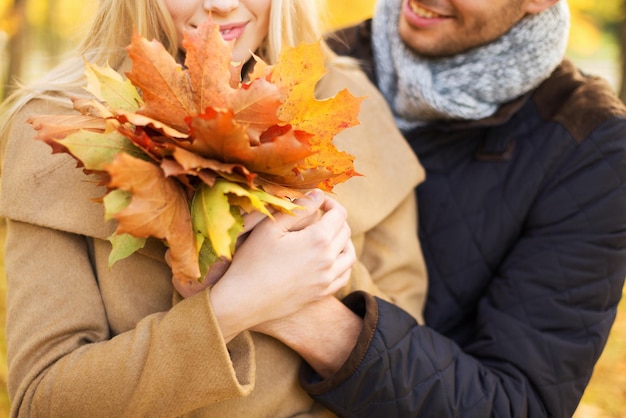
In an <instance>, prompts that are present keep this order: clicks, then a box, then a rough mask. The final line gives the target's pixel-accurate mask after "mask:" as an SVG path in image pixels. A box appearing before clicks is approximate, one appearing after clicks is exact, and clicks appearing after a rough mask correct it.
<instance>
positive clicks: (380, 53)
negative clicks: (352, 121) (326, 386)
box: [372, 0, 569, 130]
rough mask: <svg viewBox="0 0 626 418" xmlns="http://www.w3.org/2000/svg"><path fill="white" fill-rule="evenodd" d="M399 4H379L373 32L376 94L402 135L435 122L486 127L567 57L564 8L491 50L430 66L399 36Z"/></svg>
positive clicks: (526, 22)
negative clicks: (468, 121) (472, 121)
mask: <svg viewBox="0 0 626 418" xmlns="http://www.w3.org/2000/svg"><path fill="white" fill-rule="evenodd" d="M401 3H402V0H378V4H377V7H376V11H375V13H374V19H373V24H372V37H373V48H374V62H375V65H376V73H377V77H378V80H377V82H378V86H379V88H380V90H381V91H382V93H383V95H384V96H385V98H386V99H387V102H389V104H390V105H391V108H392V110H393V112H394V115H395V117H396V121H397V123H398V126H399V127H400V129H402V130H407V129H411V128H413V127H416V126H420V125H425V124H427V123H428V122H430V121H433V120H451V119H481V118H484V117H488V116H491V115H493V114H494V113H495V111H496V110H497V109H498V107H499V105H501V104H503V103H505V102H508V101H510V100H513V99H515V98H516V97H519V96H521V95H523V94H525V93H526V92H528V91H530V90H532V89H533V88H535V87H537V86H538V85H539V84H540V83H541V82H542V81H544V80H545V79H546V78H548V77H549V75H550V74H551V73H552V71H553V70H554V69H555V68H556V67H557V66H558V64H559V63H560V62H561V60H562V59H563V56H564V54H565V48H566V45H567V37H568V34H569V9H568V7H567V4H566V2H565V0H560V1H559V2H558V3H557V4H555V5H554V6H552V7H550V8H549V9H547V10H544V11H543V12H541V13H538V14H536V15H529V16H527V17H525V18H523V19H522V20H521V21H520V22H519V23H518V24H517V25H515V26H514V27H513V28H512V29H511V30H510V31H509V32H507V33H506V34H505V35H503V36H502V37H500V38H498V39H497V40H495V41H493V42H492V43H490V44H487V45H484V46H481V47H478V48H474V49H472V50H469V51H467V52H465V53H462V54H459V55H455V56H453V57H450V58H442V59H425V58H422V57H419V56H418V55H416V54H415V53H413V52H412V51H411V50H410V49H409V48H408V47H407V46H406V45H405V44H404V42H402V40H401V39H400V37H399V35H398V19H399V17H400V11H401V8H402V6H401Z"/></svg>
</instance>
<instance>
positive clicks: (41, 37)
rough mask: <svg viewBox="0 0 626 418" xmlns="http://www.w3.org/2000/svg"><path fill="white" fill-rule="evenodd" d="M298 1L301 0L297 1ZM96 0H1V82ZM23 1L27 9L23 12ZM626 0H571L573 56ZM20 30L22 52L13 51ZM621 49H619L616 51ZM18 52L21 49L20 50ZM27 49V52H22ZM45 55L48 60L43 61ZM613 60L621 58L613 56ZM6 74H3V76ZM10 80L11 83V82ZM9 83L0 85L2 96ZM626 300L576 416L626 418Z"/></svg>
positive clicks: (78, 28) (609, 25) (54, 44)
mask: <svg viewBox="0 0 626 418" xmlns="http://www.w3.org/2000/svg"><path fill="white" fill-rule="evenodd" d="M296 1H297V0H296ZM319 1H326V2H327V3H328V4H327V6H328V8H329V12H330V15H329V22H330V25H331V27H342V26H347V25H350V24H353V23H356V22H359V21H361V20H362V19H364V18H367V17H370V16H371V15H372V13H373V10H374V3H375V0H319ZM97 3H98V2H96V1H87V2H81V1H77V0H0V80H7V77H6V72H7V71H8V69H9V62H10V59H12V58H15V57H18V58H19V59H20V60H23V61H24V62H26V63H27V64H29V65H25V66H24V67H22V68H21V71H20V74H13V76H14V77H16V78H17V79H18V80H28V79H29V78H31V77H35V76H38V75H39V74H41V73H43V72H44V71H45V70H46V69H47V68H49V67H50V66H52V65H53V64H54V63H55V62H56V61H58V60H59V59H60V57H61V54H62V52H63V51H65V50H67V49H68V48H70V47H71V46H73V45H74V44H75V42H76V41H77V40H78V39H80V37H81V35H82V33H83V30H84V28H85V25H86V24H87V23H88V22H89V18H90V16H91V14H92V13H93V11H94V10H95V7H96V6H97ZM17 4H22V5H24V6H25V7H24V8H23V9H22V10H20V9H18V8H16V5H17ZM624 4H626V0H602V1H598V0H569V5H570V10H571V15H572V29H571V31H570V43H569V50H570V53H571V54H575V55H578V56H581V57H592V56H594V55H595V54H597V51H598V50H600V49H601V48H602V47H603V45H606V44H607V40H608V41H609V43H613V44H616V43H617V42H618V40H619V25H620V23H621V22H622V20H623V19H624V17H625V12H624ZM19 34H26V35H27V36H26V37H25V39H22V40H20V44H19V46H18V47H19V50H18V51H16V50H15V48H14V49H13V50H9V48H8V45H9V44H10V42H14V41H15V40H16V38H17V37H18V35H19ZM614 50H615V49H614ZM17 52H20V53H19V54H17ZM22 52H23V53H22ZM42 58H44V60H42ZM610 58H611V59H616V57H615V56H611V57H610ZM3 74H5V76H4V77H3V76H2V75H3ZM5 82H6V81H5ZM3 87H4V85H3V84H2V83H0V98H1V97H3V93H4V92H3ZM3 226H4V224H3V222H2V220H1V219H0V242H3V241H4V240H3V235H4V234H3V231H4V228H3ZM2 249H3V246H1V247H0V324H2V325H4V318H5V316H4V303H5V302H4V301H5V298H4V295H5V280H4V274H3V269H2V267H3V257H2ZM4 331H5V330H4V326H2V327H1V328H0V416H8V414H9V413H8V405H9V402H8V397H7V394H6V390H3V389H2V388H4V387H5V382H6V354H5V353H6V351H5V339H4ZM624 376H626V300H624V299H623V300H622V303H621V305H620V310H619V314H618V318H617V321H616V324H615V327H614V328H613V333H612V334H611V337H610V339H609V342H608V345H607V348H606V350H605V352H604V353H603V355H602V357H601V359H600V361H599V362H598V365H597V367H596V369H595V372H594V376H593V378H592V380H591V383H590V385H589V387H588V389H587V391H586V392H585V396H584V398H583V402H582V404H581V408H579V411H577V413H576V415H575V417H576V418H590V417H593V418H609V417H610V418H625V417H626V389H624V388H625V387H626V380H625V378H624Z"/></svg>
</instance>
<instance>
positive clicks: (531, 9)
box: [525, 0, 565, 15]
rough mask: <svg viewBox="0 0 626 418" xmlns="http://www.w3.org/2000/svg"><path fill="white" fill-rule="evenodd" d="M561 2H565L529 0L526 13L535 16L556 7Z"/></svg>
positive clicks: (557, 0)
mask: <svg viewBox="0 0 626 418" xmlns="http://www.w3.org/2000/svg"><path fill="white" fill-rule="evenodd" d="M559 1H565V0H529V1H528V2H527V3H526V8H525V11H526V13H528V14H531V15H534V14H537V13H539V12H543V11H544V10H546V9H548V8H550V7H552V6H554V5H555V4H556V3H558V2H559Z"/></svg>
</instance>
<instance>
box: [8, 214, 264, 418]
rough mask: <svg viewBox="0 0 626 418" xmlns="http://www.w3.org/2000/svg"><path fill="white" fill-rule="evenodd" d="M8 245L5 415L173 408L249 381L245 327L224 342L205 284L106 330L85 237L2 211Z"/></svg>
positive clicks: (171, 412) (190, 406)
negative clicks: (164, 307) (131, 324)
mask: <svg viewBox="0 0 626 418" xmlns="http://www.w3.org/2000/svg"><path fill="white" fill-rule="evenodd" d="M7 248H10V249H11V250H10V251H7V253H6V258H5V264H6V271H7V282H8V296H7V306H8V311H7V341H8V359H9V382H8V388H9V392H10V395H11V400H12V416H14V417H16V416H24V417H31V416H37V417H40V416H41V417H44V416H83V417H114V416H179V415H182V414H184V413H186V412H189V411H192V410H194V409H197V408H199V407H200V406H203V405H207V404H209V403H211V402H216V401H218V400H223V399H228V398H234V397H240V396H244V395H246V394H248V393H249V392H250V391H251V390H252V385H253V384H252V372H253V369H252V368H253V362H254V358H253V350H252V343H251V340H250V336H249V334H247V333H245V334H242V335H241V336H239V337H238V338H237V339H235V340H233V341H231V343H230V344H229V345H228V347H227V346H226V344H225V343H224V339H223V337H222V335H221V334H220V332H219V326H218V325H217V323H216V320H215V316H214V315H213V313H212V310H211V305H210V303H209V300H208V293H207V292H201V293H200V294H198V295H196V297H193V298H190V299H188V300H185V301H183V302H181V303H179V304H177V305H176V306H174V307H173V308H172V309H171V310H169V311H167V312H163V313H154V314H151V315H148V316H146V317H145V318H144V319H142V320H141V321H140V322H139V323H137V325H136V327H135V328H134V329H132V330H130V331H127V332H123V333H121V334H118V335H115V336H113V335H112V333H111V331H110V329H109V325H108V320H107V312H106V311H105V307H104V305H103V302H102V299H101V294H100V292H99V289H98V282H97V279H96V277H95V276H94V272H93V267H92V263H91V262H90V256H89V254H90V252H89V250H88V241H87V238H85V237H83V236H81V235H76V234H71V233H66V232H62V231H58V230H55V229H50V228H45V227H40V226H36V225H32V224H27V223H22V222H16V221H10V220H9V221H7ZM68 263H71V265H68ZM123 279H124V280H133V278H132V277H124V278H123ZM190 318H199V319H198V320H193V319H191V320H190ZM202 382H204V383H205V384H202Z"/></svg>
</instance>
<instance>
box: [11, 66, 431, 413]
mask: <svg viewBox="0 0 626 418" xmlns="http://www.w3.org/2000/svg"><path fill="white" fill-rule="evenodd" d="M346 87H347V88H348V89H349V90H350V91H351V92H352V93H353V94H354V95H356V96H367V97H368V98H367V99H366V100H365V101H364V102H363V104H362V110H361V114H360V121H361V124H360V125H359V126H357V127H354V128H351V129H348V130H346V131H344V132H343V133H341V134H340V136H339V137H337V138H336V144H337V147H338V148H339V149H342V150H346V151H347V152H349V153H351V154H353V155H355V156H356V160H355V165H356V169H357V171H359V172H360V173H362V174H363V175H364V176H363V177H358V178H353V179H351V180H349V181H348V182H347V183H345V184H342V185H339V186H338V187H336V189H335V193H336V196H335V197H336V198H337V199H338V200H339V201H340V202H341V203H342V204H343V205H344V206H345V207H346V208H347V210H348V214H349V224H350V226H351V228H352V232H353V237H352V238H353V241H354V244H355V248H356V250H357V256H358V257H359V264H358V265H357V266H356V267H355V268H354V269H353V274H352V277H351V281H350V284H349V285H348V288H346V289H345V290H344V292H342V294H345V293H347V292H350V291H352V290H356V289H364V290H367V291H369V292H371V293H373V294H376V295H379V296H381V297H383V298H386V299H388V300H392V301H394V302H395V303H397V304H399V305H400V306H402V307H403V308H405V309H406V310H407V311H409V312H410V313H412V314H413V315H414V316H416V317H418V318H421V309H422V306H423V303H424V298H425V293H426V274H425V268H424V264H423V259H422V256H421V252H420V247H419V243H418V241H417V237H416V228H417V226H416V219H415V218H416V207H415V201H414V194H413V189H414V187H415V186H416V185H417V184H418V183H419V182H420V181H421V180H422V179H423V176H424V174H423V171H422V169H421V166H420V165H419V163H418V161H417V160H416V159H415V157H414V155H413V153H412V151H411V149H410V148H409V147H408V145H407V144H406V143H405V141H404V139H403V138H402V136H401V135H400V133H399V132H398V131H397V130H396V128H395V124H394V121H393V119H392V116H391V114H390V112H389V111H388V109H387V107H386V104H385V102H384V100H383V98H382V97H381V96H380V95H379V93H378V92H377V90H376V89H375V88H374V87H373V86H372V85H371V84H370V83H369V82H368V81H367V79H366V77H365V76H364V75H363V74H362V73H361V72H360V71H358V70H356V69H345V68H342V69H339V68H331V69H330V71H329V74H328V75H327V76H326V77H325V78H324V80H323V81H322V82H321V84H320V86H319V96H320V97H329V96H331V95H333V94H335V93H336V92H337V91H339V90H340V89H342V88H346ZM59 111H60V110H59V107H55V105H52V104H50V103H47V102H43V101H38V102H33V103H31V104H29V105H27V107H26V108H25V109H24V110H23V111H22V113H21V114H19V115H18V118H17V120H16V122H15V124H14V126H13V128H12V132H11V135H10V138H9V141H8V143H7V144H6V150H5V153H4V161H3V168H2V178H1V181H2V183H1V185H2V186H1V194H0V216H2V217H4V218H5V219H6V220H7V242H6V255H5V263H6V273H7V281H8V296H7V341H8V359H9V383H8V387H9V393H10V397H11V400H12V416H14V417H15V416H23V417H35V416H37V417H38V416H51V417H90V418H93V417H107V418H110V417H151V418H153V417H176V416H190V417H209V416H210V417H221V418H222V417H272V418H277V417H293V416H333V415H332V414H331V413H330V412H329V411H327V410H325V409H324V408H323V407H321V406H320V405H319V404H316V403H315V402H314V401H313V400H312V399H311V398H310V397H308V395H307V394H306V393H305V392H304V391H303V390H302V389H301V388H300V386H299V384H298V370H299V366H300V364H301V359H300V358H299V357H298V356H297V355H296V354H295V353H294V352H292V351H291V350H290V349H288V348H287V347H285V346H284V345H282V344H281V343H279V342H278V341H276V340H274V339H272V338H269V337H267V336H264V335H260V334H256V333H251V332H244V333H242V334H240V335H239V336H238V337H236V338H235V339H234V340H232V341H231V342H230V343H228V344H225V343H224V339H223V337H222V335H221V333H220V331H219V326H218V324H217V322H216V319H215V316H214V314H213V312H212V309H211V305H210V303H209V291H210V290H206V291H203V292H200V293H198V294H197V295H195V296H193V297H191V298H189V299H186V300H181V298H180V296H179V295H178V294H177V293H176V292H175V291H174V289H173V287H172V284H171V272H170V269H169V267H168V266H167V264H166V263H165V262H164V258H163V256H164V252H165V248H164V246H163V245H162V244H161V243H160V242H159V241H156V240H155V241H149V242H148V244H147V245H146V247H145V248H144V249H142V250H141V251H140V252H138V253H135V254H134V255H132V256H131V257H129V258H127V259H124V260H122V261H119V262H117V263H116V264H115V265H114V266H113V268H112V269H108V267H107V259H108V256H109V252H110V249H111V247H110V244H109V242H108V241H107V240H106V238H107V237H108V236H109V235H110V234H111V233H112V232H113V230H114V228H115V225H114V224H113V223H111V222H108V223H105V222H104V213H103V207H102V205H101V204H99V203H95V202H93V201H92V200H91V198H94V197H98V196H101V195H102V194H103V191H102V190H100V189H98V187H97V185H96V184H95V183H94V181H93V178H90V177H88V176H86V175H85V174H84V173H83V172H82V170H80V169H77V168H76V164H75V161H74V160H73V159H72V158H71V157H69V156H67V155H65V154H57V155H52V154H51V152H50V148H49V147H48V146H47V145H45V144H44V143H42V142H40V141H36V140H34V139H33V137H34V136H35V132H34V131H33V130H32V128H31V127H30V125H28V124H26V123H25V120H26V118H27V117H28V116H29V115H33V114H52V113H55V112H56V113H58V112H59ZM338 296H339V297H340V296H342V295H338ZM241 308H242V309H245V307H241Z"/></svg>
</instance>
